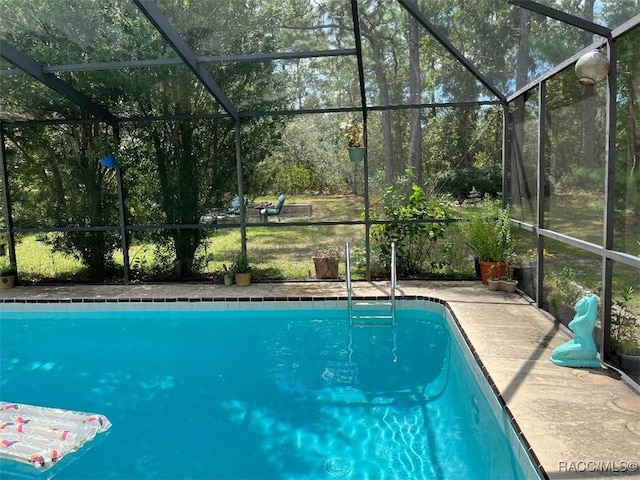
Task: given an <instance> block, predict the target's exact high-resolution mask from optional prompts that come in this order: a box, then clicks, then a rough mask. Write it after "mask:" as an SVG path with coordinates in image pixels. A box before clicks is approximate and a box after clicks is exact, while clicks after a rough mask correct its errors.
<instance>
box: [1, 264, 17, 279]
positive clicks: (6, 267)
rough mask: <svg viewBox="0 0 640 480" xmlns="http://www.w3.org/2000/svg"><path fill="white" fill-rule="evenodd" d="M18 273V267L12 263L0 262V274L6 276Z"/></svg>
mask: <svg viewBox="0 0 640 480" xmlns="http://www.w3.org/2000/svg"><path fill="white" fill-rule="evenodd" d="M16 273H17V271H16V267H14V266H13V265H11V264H10V263H8V262H6V263H0V276H2V277H6V276H9V275H15V274H16Z"/></svg>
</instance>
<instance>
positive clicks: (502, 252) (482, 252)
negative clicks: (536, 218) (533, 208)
mask: <svg viewBox="0 0 640 480" xmlns="http://www.w3.org/2000/svg"><path fill="white" fill-rule="evenodd" d="M472 208H473V209H474V211H473V212H472V213H471V214H470V216H469V218H468V219H467V220H464V221H462V222H461V223H460V230H461V232H462V235H463V236H464V238H465V242H466V244H467V246H468V247H469V248H470V249H471V251H472V252H473V254H474V255H475V256H476V257H478V258H479V259H480V260H485V261H488V262H505V261H508V260H509V259H510V257H511V256H512V255H513V253H514V252H515V249H516V246H517V245H516V244H517V242H516V239H515V237H514V236H513V232H512V226H511V222H510V221H509V208H502V207H501V203H500V201H499V200H486V201H485V202H483V204H482V206H480V207H477V206H474V207H472Z"/></svg>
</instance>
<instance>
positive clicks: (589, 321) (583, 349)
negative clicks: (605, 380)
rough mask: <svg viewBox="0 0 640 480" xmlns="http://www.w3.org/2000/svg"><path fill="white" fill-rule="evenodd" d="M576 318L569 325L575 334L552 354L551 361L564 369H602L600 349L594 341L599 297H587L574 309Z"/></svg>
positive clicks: (579, 301)
mask: <svg viewBox="0 0 640 480" xmlns="http://www.w3.org/2000/svg"><path fill="white" fill-rule="evenodd" d="M574 309H575V311H576V315H575V317H573V320H571V323H569V328H570V329H571V331H572V332H573V333H574V337H573V340H569V341H568V342H566V343H563V344H562V345H560V346H559V347H557V348H556V349H555V350H554V351H553V352H552V353H551V361H552V362H553V363H555V364H556V365H562V366H563V367H581V368H600V362H599V361H598V359H597V354H598V349H597V348H596V342H594V341H593V329H594V328H595V326H596V318H597V316H598V297H596V296H595V295H585V296H584V297H582V298H581V299H580V300H578V303H576V305H575V307H574Z"/></svg>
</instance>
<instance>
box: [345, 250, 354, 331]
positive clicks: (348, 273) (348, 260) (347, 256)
mask: <svg viewBox="0 0 640 480" xmlns="http://www.w3.org/2000/svg"><path fill="white" fill-rule="evenodd" d="M344 259H345V260H344V261H345V278H346V281H347V305H348V308H349V322H351V318H352V316H353V306H352V303H351V252H350V250H349V242H345V244H344Z"/></svg>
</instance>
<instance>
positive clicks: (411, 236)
mask: <svg viewBox="0 0 640 480" xmlns="http://www.w3.org/2000/svg"><path fill="white" fill-rule="evenodd" d="M409 181H410V179H409V177H408V176H407V177H403V178H402V179H401V181H400V182H399V185H397V186H391V187H387V188H386V189H384V191H383V193H382V196H381V198H380V202H381V205H380V207H381V208H382V210H383V215H381V214H375V215H372V218H373V219H380V218H381V217H382V218H384V219H386V220H415V221H416V222H415V223H407V224H398V223H386V224H382V225H376V226H375V227H374V228H373V229H372V232H371V236H372V240H373V245H374V248H376V249H377V250H378V252H379V257H380V261H381V262H382V263H383V264H384V265H386V266H387V267H388V266H389V265H390V263H391V243H392V242H395V243H396V267H397V272H398V275H402V276H413V275H421V274H424V273H425V271H426V270H427V268H426V265H428V262H429V259H430V257H431V253H432V250H433V249H434V248H435V247H436V245H437V242H438V241H439V240H440V239H442V238H443V236H444V234H445V231H446V228H447V223H446V222H444V221H445V220H448V219H451V218H452V214H451V211H450V209H449V208H448V206H447V203H446V202H445V201H443V200H440V199H437V198H433V197H428V196H427V195H426V194H425V192H424V190H423V189H422V188H421V187H419V186H418V185H415V184H411V187H410V191H411V193H410V194H409V195H407V185H408V182H409ZM402 183H404V185H402ZM403 187H404V188H403ZM419 220H434V222H433V223H421V222H418V221H419Z"/></svg>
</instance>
